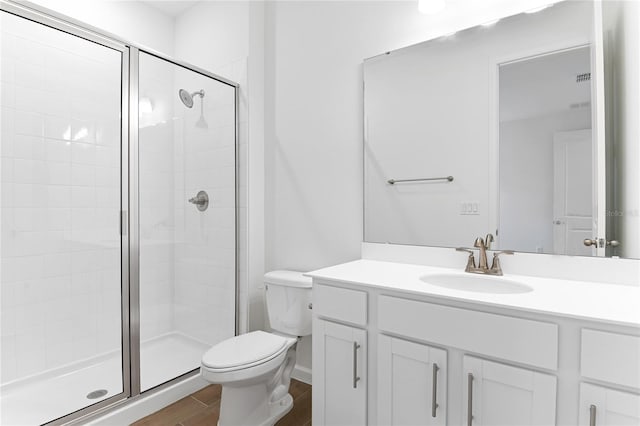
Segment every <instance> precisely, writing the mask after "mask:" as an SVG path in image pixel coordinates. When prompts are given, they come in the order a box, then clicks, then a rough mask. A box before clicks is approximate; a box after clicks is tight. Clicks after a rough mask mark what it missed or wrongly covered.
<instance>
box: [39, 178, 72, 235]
mask: <svg viewBox="0 0 640 426" xmlns="http://www.w3.org/2000/svg"><path fill="white" fill-rule="evenodd" d="M61 189H63V190H64V189H68V188H61ZM45 217H46V220H45V226H46V229H47V230H49V231H64V230H69V229H71V208H69V207H67V208H51V207H50V208H47V210H46V215H45Z"/></svg>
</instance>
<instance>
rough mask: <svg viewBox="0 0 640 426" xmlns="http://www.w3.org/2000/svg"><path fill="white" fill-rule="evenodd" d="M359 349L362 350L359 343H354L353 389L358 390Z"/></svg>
mask: <svg viewBox="0 0 640 426" xmlns="http://www.w3.org/2000/svg"><path fill="white" fill-rule="evenodd" d="M358 349H360V345H359V344H358V342H353V388H354V389H356V388H357V387H358V380H360V377H358Z"/></svg>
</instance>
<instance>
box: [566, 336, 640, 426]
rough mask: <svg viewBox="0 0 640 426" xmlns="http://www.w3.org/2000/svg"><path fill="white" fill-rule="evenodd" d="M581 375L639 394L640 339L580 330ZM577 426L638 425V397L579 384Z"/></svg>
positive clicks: (624, 392)
mask: <svg viewBox="0 0 640 426" xmlns="http://www.w3.org/2000/svg"><path fill="white" fill-rule="evenodd" d="M580 340H581V356H580V374H581V376H582V377H583V379H585V380H597V381H600V382H606V383H608V386H613V387H618V388H621V389H628V388H631V389H633V390H634V392H638V391H640V337H638V336H631V335H626V334H619V333H609V332H605V331H601V330H591V329H582V332H581V339H580ZM579 418H580V419H579V423H578V424H579V425H584V426H593V425H597V426H613V425H616V426H619V425H620V426H623V425H635V426H637V425H640V395H638V394H637V393H631V392H626V391H624V390H616V389H611V388H609V387H604V386H599V385H594V384H589V383H581V384H580V411H579Z"/></svg>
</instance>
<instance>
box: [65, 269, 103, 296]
mask: <svg viewBox="0 0 640 426" xmlns="http://www.w3.org/2000/svg"><path fill="white" fill-rule="evenodd" d="M100 285H101V276H100V272H99V271H98V270H92V271H88V272H74V273H73V274H72V275H71V292H72V293H73V294H78V295H80V294H95V293H97V292H98V291H99V289H100Z"/></svg>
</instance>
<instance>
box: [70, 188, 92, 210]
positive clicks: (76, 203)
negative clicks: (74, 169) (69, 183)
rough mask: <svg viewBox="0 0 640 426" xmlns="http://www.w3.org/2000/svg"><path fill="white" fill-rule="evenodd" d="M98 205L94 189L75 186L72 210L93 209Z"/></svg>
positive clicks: (72, 196) (72, 191) (72, 194)
mask: <svg viewBox="0 0 640 426" xmlns="http://www.w3.org/2000/svg"><path fill="white" fill-rule="evenodd" d="M95 204H96V193H95V190H94V188H92V187H88V186H73V187H72V188H71V207H72V208H92V207H95Z"/></svg>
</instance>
